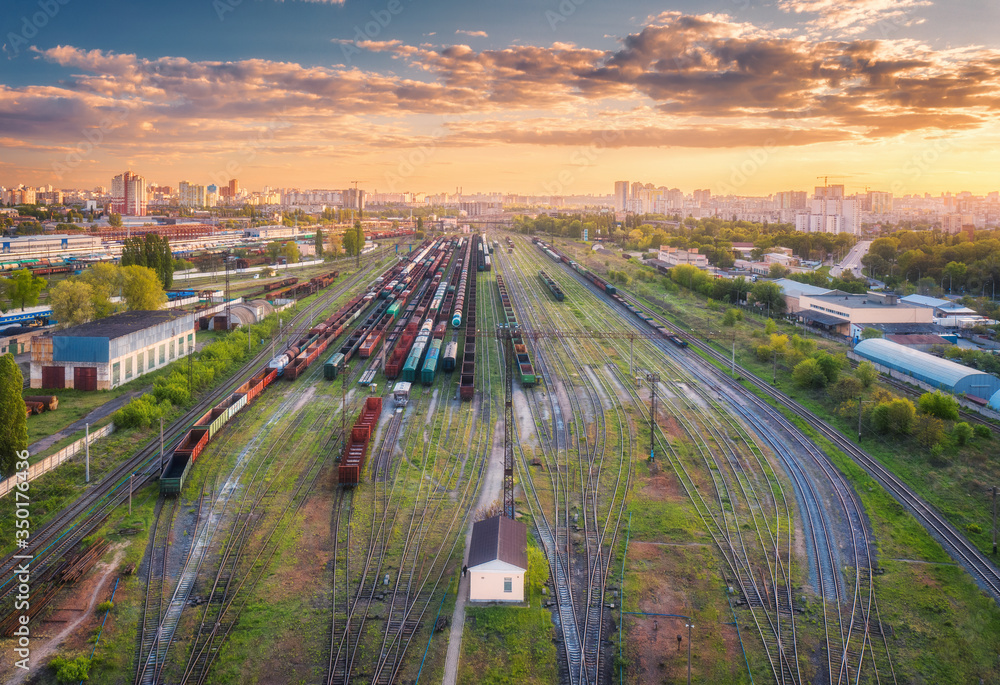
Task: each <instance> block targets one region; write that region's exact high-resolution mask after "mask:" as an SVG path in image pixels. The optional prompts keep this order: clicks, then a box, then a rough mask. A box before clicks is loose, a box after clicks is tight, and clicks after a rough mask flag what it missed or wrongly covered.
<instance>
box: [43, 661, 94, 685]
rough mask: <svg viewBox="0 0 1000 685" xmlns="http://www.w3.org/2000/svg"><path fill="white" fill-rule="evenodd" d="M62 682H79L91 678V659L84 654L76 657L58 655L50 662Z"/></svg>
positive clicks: (57, 677) (57, 678)
mask: <svg viewBox="0 0 1000 685" xmlns="http://www.w3.org/2000/svg"><path fill="white" fill-rule="evenodd" d="M49 666H51V667H52V670H54V671H55V672H56V680H58V681H59V682H60V683H78V682H80V681H81V680H84V681H85V680H90V660H89V659H88V658H87V657H85V656H83V655H82V654H81V655H80V656H78V657H76V658H75V659H67V658H66V657H63V656H57V657H55V658H54V659H52V661H50V662H49Z"/></svg>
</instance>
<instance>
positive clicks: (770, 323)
mask: <svg viewBox="0 0 1000 685" xmlns="http://www.w3.org/2000/svg"><path fill="white" fill-rule="evenodd" d="M764 332H765V333H767V334H768V335H771V334H772V333H777V332H778V324H776V323H774V319H768V320H767V321H766V322H765V323H764Z"/></svg>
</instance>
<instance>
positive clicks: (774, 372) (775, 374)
mask: <svg viewBox="0 0 1000 685" xmlns="http://www.w3.org/2000/svg"><path fill="white" fill-rule="evenodd" d="M777 384H778V350H774V361H773V366H772V368H771V385H777Z"/></svg>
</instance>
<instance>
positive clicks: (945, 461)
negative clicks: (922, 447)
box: [931, 443, 951, 469]
mask: <svg viewBox="0 0 1000 685" xmlns="http://www.w3.org/2000/svg"><path fill="white" fill-rule="evenodd" d="M950 465H951V459H949V458H948V456H947V455H946V454H945V453H944V446H943V445H942V444H941V443H938V444H936V445H934V447H932V448H931V466H934V467H937V468H939V469H941V468H944V467H945V466H950Z"/></svg>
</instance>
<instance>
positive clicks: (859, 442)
mask: <svg viewBox="0 0 1000 685" xmlns="http://www.w3.org/2000/svg"><path fill="white" fill-rule="evenodd" d="M864 404H865V403H864V402H863V401H862V400H861V398H860V397H859V398H858V444H861V407H863V406H864ZM996 492H997V489H996V488H993V501H994V503H996Z"/></svg>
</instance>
